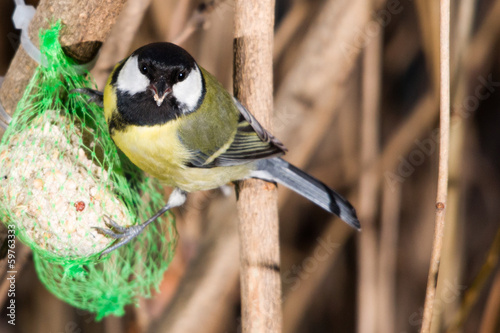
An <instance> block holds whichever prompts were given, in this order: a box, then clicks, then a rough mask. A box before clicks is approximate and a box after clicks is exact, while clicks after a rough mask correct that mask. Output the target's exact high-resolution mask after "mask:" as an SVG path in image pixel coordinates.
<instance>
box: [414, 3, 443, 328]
mask: <svg viewBox="0 0 500 333" xmlns="http://www.w3.org/2000/svg"><path fill="white" fill-rule="evenodd" d="M439 63H440V73H441V75H440V117H439V120H440V126H439V129H440V138H439V171H438V188H437V196H436V219H435V231H434V240H433V245H432V254H431V263H430V268H429V276H428V279H427V290H426V294H425V304H424V315H423V320H422V328H421V332H422V333H428V332H429V331H430V329H431V322H432V316H433V314H434V313H433V307H434V303H435V295H436V285H437V280H438V275H439V264H440V261H441V249H442V245H443V238H444V230H445V229H444V227H445V212H446V205H447V201H446V199H447V194H448V172H449V170H448V162H449V145H450V0H441V4H440V60H439Z"/></svg>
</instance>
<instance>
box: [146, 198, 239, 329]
mask: <svg viewBox="0 0 500 333" xmlns="http://www.w3.org/2000/svg"><path fill="white" fill-rule="evenodd" d="M237 218H238V217H237V212H236V205H235V200H234V198H220V199H216V200H214V204H213V205H212V207H211V208H210V209H209V212H208V214H207V216H206V220H207V221H210V223H209V224H208V229H207V230H206V231H205V237H203V238H202V240H201V243H200V244H199V250H198V255H197V256H196V257H195V258H194V259H193V261H192V262H191V263H190V264H189V267H188V268H187V271H186V274H185V275H184V276H183V278H182V280H181V283H180V285H179V287H178V289H177V290H176V292H175V295H174V297H173V299H172V301H171V302H170V303H169V304H168V306H167V307H166V308H164V309H163V310H161V314H159V315H157V316H155V317H157V318H158V319H159V321H158V322H155V323H153V324H152V326H151V327H149V329H148V332H151V333H153V332H169V333H197V332H206V333H218V332H222V331H223V330H224V329H226V328H227V326H225V325H227V321H228V318H230V319H232V316H233V309H234V308H233V306H234V303H235V302H236V300H237V298H238V292H239V290H238V277H239V266H238V259H239V253H238V252H239V251H238V247H239V242H238V230H237V227H236V226H237V223H236V221H237ZM193 318H196V320H193ZM235 326H236V325H235Z"/></svg>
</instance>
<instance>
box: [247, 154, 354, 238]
mask: <svg viewBox="0 0 500 333" xmlns="http://www.w3.org/2000/svg"><path fill="white" fill-rule="evenodd" d="M252 177H254V178H261V179H264V180H269V181H274V182H277V183H280V184H282V185H285V186H286V187H288V188H290V189H292V190H294V191H295V192H297V193H298V194H300V195H302V196H304V197H305V198H307V199H309V200H311V201H312V202H314V203H315V204H317V205H318V206H320V207H321V208H323V209H325V210H326V211H328V212H330V213H333V214H335V215H337V216H338V217H340V218H341V219H342V220H343V221H344V222H346V223H347V224H349V225H350V226H352V227H354V228H356V229H360V224H359V221H358V218H357V216H356V210H355V209H354V207H353V206H352V205H351V204H350V203H349V201H347V200H346V199H344V197H342V196H341V195H340V194H338V193H337V192H335V191H334V190H332V189H331V188H329V187H328V186H326V185H325V184H323V183H322V182H320V181H319V180H317V179H316V178H314V177H312V176H310V175H308V174H307V173H305V172H304V171H302V170H300V169H299V168H297V167H295V166H293V165H291V164H290V163H288V162H286V161H285V160H282V159H281V158H277V157H276V158H270V159H264V160H260V161H258V162H257V170H256V171H254V172H253V173H252Z"/></svg>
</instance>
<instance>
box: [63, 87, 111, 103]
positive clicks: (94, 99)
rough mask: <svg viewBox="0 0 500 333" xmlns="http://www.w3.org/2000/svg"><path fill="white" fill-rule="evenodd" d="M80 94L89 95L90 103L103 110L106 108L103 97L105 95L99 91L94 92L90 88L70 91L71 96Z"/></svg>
mask: <svg viewBox="0 0 500 333" xmlns="http://www.w3.org/2000/svg"><path fill="white" fill-rule="evenodd" d="M73 93H80V94H84V95H87V96H88V97H89V102H91V103H95V104H97V105H98V106H100V107H101V108H102V107H104V101H103V98H104V97H103V96H104V94H103V93H102V92H101V91H99V90H94V89H90V88H77V89H73V90H71V91H70V94H73Z"/></svg>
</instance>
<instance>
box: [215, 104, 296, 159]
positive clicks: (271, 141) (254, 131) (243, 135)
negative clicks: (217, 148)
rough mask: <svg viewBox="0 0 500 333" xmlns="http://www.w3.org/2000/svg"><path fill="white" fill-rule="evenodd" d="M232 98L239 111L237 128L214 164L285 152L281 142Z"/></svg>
mask: <svg viewBox="0 0 500 333" xmlns="http://www.w3.org/2000/svg"><path fill="white" fill-rule="evenodd" d="M233 100H234V103H235V105H236V106H237V108H238V111H239V112H240V120H239V122H238V128H237V131H236V134H235V136H234V139H233V142H232V143H231V145H230V146H229V148H228V149H227V150H226V151H225V152H224V153H222V154H221V155H219V156H218V157H217V158H216V159H215V160H214V162H215V163H216V165H217V166H230V165H237V164H243V163H247V162H249V161H253V160H259V159H263V158H269V157H273V156H279V155H283V154H284V153H285V152H286V148H285V146H284V145H283V143H281V141H279V140H278V139H276V138H275V137H274V136H273V135H272V134H271V133H269V132H268V131H266V130H265V129H264V128H263V127H262V125H261V124H260V123H259V122H258V121H257V119H255V117H254V116H253V115H252V114H251V113H250V112H249V111H248V110H247V109H246V108H245V107H244V106H243V105H241V103H240V102H239V101H238V100H237V99H236V98H234V97H233Z"/></svg>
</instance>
